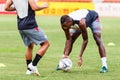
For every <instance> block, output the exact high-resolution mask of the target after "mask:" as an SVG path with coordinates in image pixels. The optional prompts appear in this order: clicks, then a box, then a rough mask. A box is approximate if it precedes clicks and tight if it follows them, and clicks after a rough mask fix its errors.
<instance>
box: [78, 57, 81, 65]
mask: <svg viewBox="0 0 120 80" xmlns="http://www.w3.org/2000/svg"><path fill="white" fill-rule="evenodd" d="M81 65H82V57H79V60H78V66H81Z"/></svg>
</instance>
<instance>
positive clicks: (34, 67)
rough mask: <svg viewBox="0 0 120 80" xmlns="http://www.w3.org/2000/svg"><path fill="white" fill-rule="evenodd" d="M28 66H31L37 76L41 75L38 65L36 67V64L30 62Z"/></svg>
mask: <svg viewBox="0 0 120 80" xmlns="http://www.w3.org/2000/svg"><path fill="white" fill-rule="evenodd" d="M28 68H29V69H30V70H31V71H32V72H33V73H34V74H35V75H36V76H39V75H40V73H39V72H38V70H37V67H36V66H33V65H32V63H30V64H29V65H28Z"/></svg>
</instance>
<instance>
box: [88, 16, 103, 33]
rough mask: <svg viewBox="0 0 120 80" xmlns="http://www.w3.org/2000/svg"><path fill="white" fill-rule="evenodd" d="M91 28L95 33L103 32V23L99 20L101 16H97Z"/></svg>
mask: <svg viewBox="0 0 120 80" xmlns="http://www.w3.org/2000/svg"><path fill="white" fill-rule="evenodd" d="M90 28H91V30H92V32H93V33H96V32H97V33H101V28H102V26H101V24H100V21H99V18H97V19H96V20H95V21H93V22H92V25H91V27H90Z"/></svg>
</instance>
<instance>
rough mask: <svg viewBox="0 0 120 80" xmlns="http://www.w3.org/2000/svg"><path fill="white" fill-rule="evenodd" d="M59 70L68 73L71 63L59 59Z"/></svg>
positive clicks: (67, 59)
mask: <svg viewBox="0 0 120 80" xmlns="http://www.w3.org/2000/svg"><path fill="white" fill-rule="evenodd" d="M59 68H61V69H62V70H63V71H69V70H70V69H71V68H72V61H71V60H70V59H69V58H64V59H61V60H60V62H59Z"/></svg>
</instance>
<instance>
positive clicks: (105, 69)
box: [100, 66, 108, 73]
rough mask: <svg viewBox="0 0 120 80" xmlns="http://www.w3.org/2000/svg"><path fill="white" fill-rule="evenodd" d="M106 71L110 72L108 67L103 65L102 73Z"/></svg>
mask: <svg viewBox="0 0 120 80" xmlns="http://www.w3.org/2000/svg"><path fill="white" fill-rule="evenodd" d="M105 72H108V69H107V68H106V67H105V66H103V67H102V69H101V70H100V73H105Z"/></svg>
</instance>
